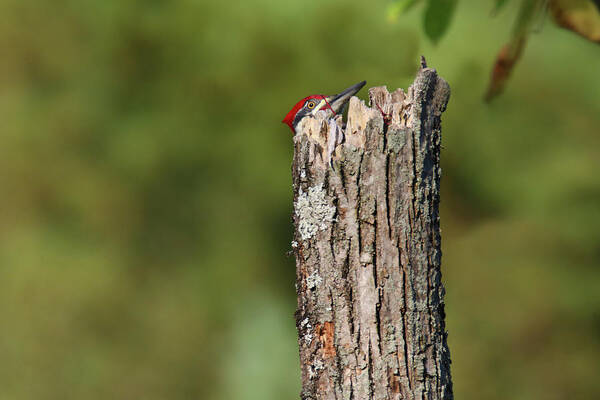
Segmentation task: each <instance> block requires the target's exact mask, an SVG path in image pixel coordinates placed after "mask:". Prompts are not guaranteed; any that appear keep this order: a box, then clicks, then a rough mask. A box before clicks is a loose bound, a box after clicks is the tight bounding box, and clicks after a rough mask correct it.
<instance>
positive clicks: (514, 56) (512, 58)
mask: <svg viewBox="0 0 600 400" xmlns="http://www.w3.org/2000/svg"><path fill="white" fill-rule="evenodd" d="M526 41H527V36H526V35H521V36H519V37H516V38H514V39H513V40H512V41H511V42H509V43H507V44H505V45H504V46H503V47H502V49H501V50H500V52H499V53H498V56H497V57H496V62H495V63H494V68H493V69H492V76H491V79H490V84H489V86H488V90H487V92H486V94H485V101H488V102H489V101H490V100H492V99H493V98H494V97H496V96H497V95H499V94H500V93H501V92H502V91H503V90H504V86H505V85H506V81H507V80H508V77H509V76H510V73H511V72H512V70H513V67H514V66H515V63H516V62H517V61H518V60H519V57H521V53H522V52H523V48H524V47H525V42H526Z"/></svg>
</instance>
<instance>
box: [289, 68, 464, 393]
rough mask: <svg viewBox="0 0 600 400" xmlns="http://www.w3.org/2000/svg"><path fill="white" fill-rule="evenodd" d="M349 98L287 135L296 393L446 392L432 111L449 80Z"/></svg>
mask: <svg viewBox="0 0 600 400" xmlns="http://www.w3.org/2000/svg"><path fill="white" fill-rule="evenodd" d="M369 95H370V98H371V104H372V105H373V107H372V108H368V107H367V106H366V105H365V104H364V102H362V101H361V100H359V99H358V98H352V99H351V100H350V106H349V112H348V123H347V126H346V128H345V129H344V128H343V127H342V124H341V119H340V117H336V118H335V119H328V118H327V116H326V115H325V113H323V114H322V115H319V114H320V113H318V114H317V117H316V118H305V119H304V120H302V121H301V123H300V124H299V127H298V133H297V134H296V136H295V137H294V162H293V167H292V174H293V182H294V223H295V228H296V229H295V241H294V242H293V243H292V246H293V247H294V250H295V254H296V266H297V278H296V279H297V280H296V287H297V293H298V309H297V312H296V326H297V329H298V334H299V339H298V342H299V346H300V362H301V368H302V392H301V398H302V399H304V400H307V399H311V400H313V399H314V400H316V399H328V400H329V399H331V400H334V399H336V400H342V399H348V400H350V399H355V400H366V399H452V382H451V377H450V354H449V351H448V345H447V342H446V336H447V333H446V331H445V326H444V317H445V315H444V288H443V286H442V282H441V273H440V261H441V250H440V226H439V213H438V204H439V181H440V171H441V170H440V165H439V159H440V139H441V138H440V116H441V113H442V112H443V111H444V110H445V108H446V103H447V101H448V98H449V95H450V89H449V87H448V84H447V83H446V82H445V81H444V80H443V79H442V78H440V77H439V76H438V75H437V73H436V71H435V70H434V69H431V68H427V67H426V65H425V62H424V60H423V62H422V67H421V69H420V71H419V72H418V75H417V77H416V79H415V82H414V83H413V85H412V86H411V87H410V88H409V89H408V93H406V94H405V93H404V92H403V91H402V90H401V89H399V90H397V91H395V92H393V93H391V94H390V93H388V91H387V89H386V88H385V87H376V88H372V89H370V91H369Z"/></svg>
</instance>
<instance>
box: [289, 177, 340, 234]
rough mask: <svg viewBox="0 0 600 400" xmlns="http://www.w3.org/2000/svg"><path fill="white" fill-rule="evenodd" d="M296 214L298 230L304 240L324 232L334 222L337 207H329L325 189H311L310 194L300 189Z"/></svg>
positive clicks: (295, 204)
mask: <svg viewBox="0 0 600 400" xmlns="http://www.w3.org/2000/svg"><path fill="white" fill-rule="evenodd" d="M294 213H295V214H296V216H297V217H298V224H297V230H298V233H300V238H301V239H302V240H307V239H310V238H311V237H313V236H314V235H315V234H316V233H317V232H318V231H319V230H321V231H324V230H325V229H327V227H328V226H329V224H330V223H331V222H333V216H334V215H335V207H334V206H332V205H329V203H328V202H327V200H326V193H325V190H323V187H321V186H319V187H311V188H309V189H308V193H306V192H304V191H302V189H300V193H299V194H298V200H297V201H296V203H294Z"/></svg>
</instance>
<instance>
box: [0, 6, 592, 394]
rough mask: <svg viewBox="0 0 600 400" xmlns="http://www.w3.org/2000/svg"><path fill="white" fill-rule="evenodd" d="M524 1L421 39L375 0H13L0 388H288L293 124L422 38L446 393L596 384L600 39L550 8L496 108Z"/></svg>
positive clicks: (568, 390) (6, 31) (399, 82)
mask: <svg viewBox="0 0 600 400" xmlns="http://www.w3.org/2000/svg"><path fill="white" fill-rule="evenodd" d="M512 4H515V5H518V4H519V3H517V2H511V3H509V6H507V8H506V12H505V13H504V12H503V13H501V14H502V15H498V17H497V18H495V19H488V18H482V17H481V16H482V15H486V13H488V12H489V4H485V2H479V1H471V2H467V1H466V0H463V2H461V6H462V7H464V8H461V12H457V13H455V15H454V21H453V27H452V29H451V30H448V31H447V33H446V35H445V36H444V41H443V44H444V45H443V46H432V45H431V44H430V41H429V40H423V41H420V34H421V33H420V32H421V30H422V29H421V26H420V21H415V20H414V19H410V18H401V19H399V21H398V23H397V24H388V23H385V22H384V21H382V20H383V16H384V15H385V10H386V7H387V3H385V2H383V1H382V2H375V3H372V2H371V3H365V2H364V1H359V0H353V1H350V2H349V1H346V0H335V1H331V2H322V1H316V0H314V1H312V0H309V1H304V2H290V3H284V2H275V1H269V0H253V1H249V2H237V3H234V2H220V3H215V4H213V3H211V2H204V1H197V0H184V1H181V2H165V1H158V0H152V1H151V0H145V1H142V0H138V1H134V2H123V1H116V0H110V1H102V2H81V1H75V0H63V1H54V2H35V3H34V2H24V1H21V0H4V1H3V2H0V15H1V16H2V21H3V23H2V24H0V56H1V60H2V62H0V85H2V94H1V95H0V117H1V120H2V135H0V152H1V157H0V171H2V172H1V173H0V183H1V184H2V187H3V188H4V191H3V195H2V196H0V210H2V211H1V212H0V238H1V240H0V324H1V325H2V329H1V330H0V360H2V362H1V363H0V398H7V399H14V400H25V399H67V400H68V399H89V400H95V399H107V398H108V399H112V398H114V399H137V398H140V399H147V400H153V399H173V400H176V399H190V398H196V399H215V400H220V399H228V400H229V399H240V400H246V399H248V400H251V399H261V400H269V399H274V400H275V399H276V400H281V399H296V398H298V392H299V380H300V378H299V367H298V358H297V340H296V336H295V331H294V318H293V312H294V309H295V291H294V278H295V272H294V261H293V259H291V258H289V257H286V252H287V251H288V250H290V241H291V219H290V215H291V204H292V199H291V187H290V185H291V178H290V162H291V148H292V144H291V137H290V132H289V129H288V128H287V127H286V126H285V125H283V124H281V122H280V121H281V119H282V118H283V116H284V115H285V113H286V112H287V111H288V110H289V109H290V108H291V107H292V105H293V104H294V103H295V102H296V101H297V100H298V99H299V98H301V97H303V96H306V95H308V94H311V93H334V92H336V91H338V90H339V89H342V88H345V87H347V86H348V85H349V84H352V83H355V82H357V81H359V80H362V79H366V80H367V81H368V84H369V85H370V86H376V85H382V84H387V85H389V87H397V86H402V87H406V86H407V85H408V84H409V83H410V82H411V81H412V78H413V77H414V73H415V71H416V68H417V65H418V56H419V55H420V54H424V55H425V56H426V57H427V61H428V63H429V64H430V65H431V66H433V67H435V68H436V69H437V70H438V71H439V73H440V74H441V75H442V76H443V77H445V78H446V79H447V80H448V81H449V83H450V85H451V87H452V97H451V100H450V104H449V106H448V110H447V111H446V113H445V114H444V115H443V145H444V149H443V153H442V163H443V181H442V190H443V192H442V200H441V201H442V203H441V204H442V215H441V223H442V226H443V232H442V233H443V246H444V247H443V274H444V276H443V277H444V282H445V284H446V289H447V292H448V297H447V308H446V311H447V314H448V320H447V327H448V330H449V341H450V348H451V352H452V361H453V363H452V368H453V377H454V383H455V389H456V397H457V398H461V399H467V400H469V399H479V398H482V397H485V398H486V399H491V400H500V399H506V398H511V399H512V398H517V399H519V398H522V399H525V398H526V399H532V398H533V399H535V398H539V399H545V398H569V399H590V398H596V397H598V396H597V395H598V393H600V387H599V386H598V380H597V379H596V376H595V374H596V371H597V360H598V358H599V357H600V339H599V337H600V335H598V330H599V326H600V324H599V322H598V310H600V297H599V293H600V292H599V291H598V290H597V288H598V287H599V285H600V271H599V270H598V268H597V266H598V265H599V264H600V248H599V246H598V243H600V211H599V207H598V204H600V182H599V180H598V179H597V171H598V170H600V161H599V160H600V157H599V156H598V150H597V149H599V148H600V136H599V135H598V126H600V113H599V112H598V98H597V94H598V93H600V81H599V80H598V77H597V75H598V71H597V53H596V47H594V46H593V45H592V44H590V43H588V42H585V41H582V40H580V39H579V38H577V37H575V36H574V35H570V34H568V33H565V32H564V31H562V30H559V29H556V28H554V27H553V26H552V25H548V26H547V27H545V28H544V29H543V30H542V31H541V32H540V34H539V35H535V36H534V37H533V38H532V39H531V40H532V41H533V42H532V44H533V45H532V46H530V48H529V49H528V52H527V53H526V54H527V56H526V57H524V59H523V60H522V64H521V66H520V68H519V70H518V71H515V72H516V73H515V74H514V76H513V83H512V85H510V86H509V88H508V89H507V90H506V93H505V95H504V96H503V97H501V98H499V99H498V101H497V102H496V103H494V104H493V105H491V106H488V105H485V104H482V102H481V100H480V94H481V90H482V87H483V86H484V85H485V83H486V80H487V79H488V70H489V66H490V57H491V56H492V52H491V50H490V43H498V44H499V43H500V42H498V38H499V37H503V35H504V36H507V35H508V34H509V30H510V26H511V24H512V23H513V21H514V14H511V12H512V11H510V10H512V9H511V8H510V7H511V5H512ZM515 11H516V10H515ZM409 15H410V14H409ZM474 32H480V34H474ZM544 43H552V46H544V45H542V44H544ZM573 71H577V73H576V74H573ZM362 96H363V98H364V96H365V94H364V93H363V94H362ZM556 365H560V368H556Z"/></svg>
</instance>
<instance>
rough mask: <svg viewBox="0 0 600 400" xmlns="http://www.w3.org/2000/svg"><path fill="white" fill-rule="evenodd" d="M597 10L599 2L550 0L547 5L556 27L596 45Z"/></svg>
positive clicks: (599, 38)
mask: <svg viewBox="0 0 600 400" xmlns="http://www.w3.org/2000/svg"><path fill="white" fill-rule="evenodd" d="M599 8H600V6H599V2H598V1H592V0H551V1H550V4H549V10H550V14H551V15H552V17H553V18H554V22H555V23H556V25H558V26H560V27H562V28H565V29H569V30H571V31H573V32H575V33H577V34H578V35H580V36H583V37H584V38H586V39H588V40H591V41H592V42H596V43H600V9H599Z"/></svg>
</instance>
